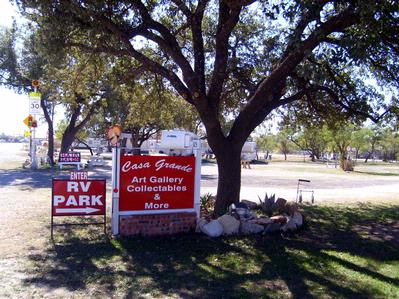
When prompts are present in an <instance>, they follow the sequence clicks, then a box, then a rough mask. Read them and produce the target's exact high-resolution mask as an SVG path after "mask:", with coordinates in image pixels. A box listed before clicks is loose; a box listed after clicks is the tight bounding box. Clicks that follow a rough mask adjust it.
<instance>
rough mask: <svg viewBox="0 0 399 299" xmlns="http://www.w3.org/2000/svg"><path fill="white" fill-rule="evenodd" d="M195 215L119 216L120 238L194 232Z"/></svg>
mask: <svg viewBox="0 0 399 299" xmlns="http://www.w3.org/2000/svg"><path fill="white" fill-rule="evenodd" d="M196 223H197V214H196V213H172V214H155V215H134V216H120V222H119V233H120V235H121V236H137V235H142V236H157V235H158V236H160V235H173V234H178V233H187V232H189V231H192V230H195V227H196Z"/></svg>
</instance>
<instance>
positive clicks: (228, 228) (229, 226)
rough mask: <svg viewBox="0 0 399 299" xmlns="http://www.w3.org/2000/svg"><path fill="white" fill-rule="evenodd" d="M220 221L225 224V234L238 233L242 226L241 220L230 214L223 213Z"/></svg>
mask: <svg viewBox="0 0 399 299" xmlns="http://www.w3.org/2000/svg"><path fill="white" fill-rule="evenodd" d="M218 221H219V222H220V224H221V225H222V226H223V232H224V234H225V235H232V234H238V230H239V228H240V221H238V220H237V219H235V218H234V217H233V216H230V215H227V214H226V215H223V216H220V217H219V218H218Z"/></svg>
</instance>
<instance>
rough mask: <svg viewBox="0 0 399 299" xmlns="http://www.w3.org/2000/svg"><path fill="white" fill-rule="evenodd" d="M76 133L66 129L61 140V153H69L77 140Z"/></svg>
mask: <svg viewBox="0 0 399 299" xmlns="http://www.w3.org/2000/svg"><path fill="white" fill-rule="evenodd" d="M75 135H76V131H75V130H68V129H66V130H65V132H64V134H63V135H62V140H61V153H67V152H68V151H69V149H70V147H71V145H72V143H73V141H74V140H75Z"/></svg>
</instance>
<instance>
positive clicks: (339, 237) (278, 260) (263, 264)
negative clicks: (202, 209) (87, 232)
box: [25, 206, 399, 298]
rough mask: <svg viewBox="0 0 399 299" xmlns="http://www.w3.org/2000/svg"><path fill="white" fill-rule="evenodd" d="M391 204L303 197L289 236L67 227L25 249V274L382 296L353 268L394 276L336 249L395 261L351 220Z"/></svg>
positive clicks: (151, 289)
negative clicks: (82, 234)
mask: <svg viewBox="0 0 399 299" xmlns="http://www.w3.org/2000/svg"><path fill="white" fill-rule="evenodd" d="M397 208H398V207H397V206H396V207H395V206H392V207H377V208H374V209H373V208H372V207H371V206H364V207H361V206H359V207H357V208H353V209H343V208H342V209H341V208H328V207H306V208H305V209H306V210H305V214H306V215H307V216H308V218H307V228H305V229H304V230H303V231H301V232H299V233H298V234H297V235H293V236H280V235H274V236H251V237H239V236H236V237H224V238H219V239H211V238H208V237H205V236H203V235H180V236H174V237H158V238H120V239H112V240H102V239H96V238H94V239H92V240H82V239H78V238H77V237H74V235H73V231H69V232H68V238H65V239H63V240H62V242H61V243H57V244H54V245H53V246H49V247H48V248H47V249H46V250H45V251H44V252H41V253H39V254H37V253H36V254H34V255H31V256H29V260H30V264H32V265H33V266H32V267H31V268H29V269H28V270H27V272H28V273H30V277H29V278H28V279H26V280H25V282H26V283H28V284H35V285H38V286H45V287H46V288H61V287H63V288H67V289H68V290H70V291H77V292H87V291H88V290H91V291H90V292H91V295H92V296H119V297H128V298H143V297H145V296H147V297H167V296H172V295H175V296H176V295H177V296H179V297H182V298H275V297H282V298H319V297H326V298H372V297H386V294H385V293H384V290H383V289H381V288H378V287H376V286H373V285H371V286H370V285H368V283H367V282H366V281H363V280H361V278H359V276H360V277H367V279H369V280H373V281H378V282H379V283H380V284H381V283H382V284H383V285H384V286H388V285H393V286H395V285H396V286H398V285H399V277H397V276H392V277H391V276H389V275H387V274H385V273H380V272H379V270H378V269H376V268H373V267H371V266H368V265H363V264H361V263H358V262H357V261H352V260H348V259H345V258H343V257H341V256H340V253H350V254H351V255H352V256H356V257H359V258H361V259H367V260H370V261H371V262H372V263H374V262H375V263H389V262H398V261H399V253H398V247H397V245H396V243H395V242H393V241H392V240H388V241H387V240H385V239H384V238H381V239H373V238H367V237H365V236H364V234H363V232H359V231H358V230H352V228H353V227H354V226H357V225H359V224H362V223H363V224H364V223H369V222H371V221H374V222H375V223H379V222H384V221H385V222H387V221H391V222H392V221H398V220H399V215H398V211H397ZM311 216H312V217H314V218H310V217H311ZM320 220H323V221H320ZM382 252H383V254H382ZM347 273H352V274H353V275H352V274H347ZM359 279H360V281H359Z"/></svg>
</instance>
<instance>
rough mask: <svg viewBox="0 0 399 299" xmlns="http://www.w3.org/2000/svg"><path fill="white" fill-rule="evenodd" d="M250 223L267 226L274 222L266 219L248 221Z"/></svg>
mask: <svg viewBox="0 0 399 299" xmlns="http://www.w3.org/2000/svg"><path fill="white" fill-rule="evenodd" d="M248 222H249V223H254V224H260V225H266V224H269V223H273V221H272V220H270V218H264V217H262V218H256V219H251V220H248Z"/></svg>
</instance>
